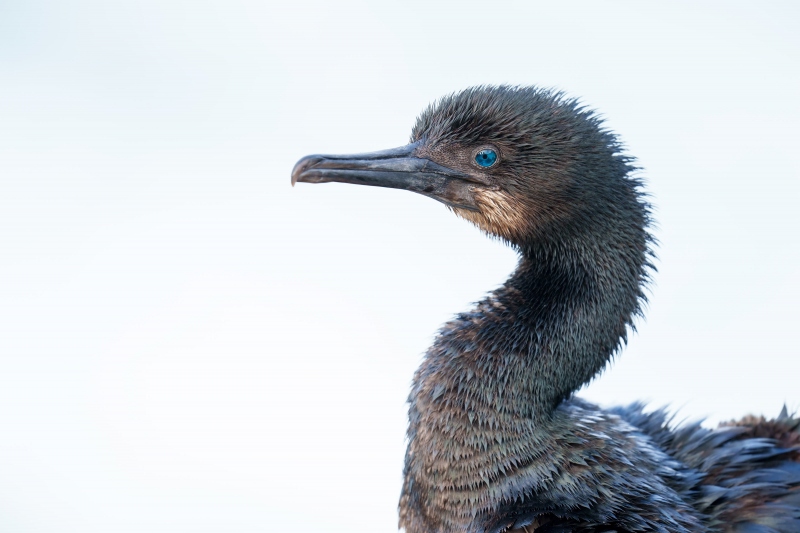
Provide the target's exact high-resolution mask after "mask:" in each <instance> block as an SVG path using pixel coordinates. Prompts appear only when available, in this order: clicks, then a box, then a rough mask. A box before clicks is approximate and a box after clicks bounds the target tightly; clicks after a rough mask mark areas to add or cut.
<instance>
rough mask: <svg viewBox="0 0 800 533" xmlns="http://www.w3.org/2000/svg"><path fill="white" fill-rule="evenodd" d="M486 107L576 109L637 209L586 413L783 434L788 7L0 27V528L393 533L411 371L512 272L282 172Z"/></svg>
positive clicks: (125, 19)
mask: <svg viewBox="0 0 800 533" xmlns="http://www.w3.org/2000/svg"><path fill="white" fill-rule="evenodd" d="M698 4H701V5H698ZM482 83H512V84H539V85H543V86H548V87H558V88H560V89H563V90H565V91H567V92H568V93H569V94H570V95H573V96H578V97H580V98H581V99H582V100H583V101H584V102H585V103H586V104H587V105H589V106H591V107H593V108H595V109H597V110H599V111H600V112H601V113H602V114H603V115H604V116H605V117H607V120H608V125H609V127H611V128H612V129H614V130H615V131H616V132H618V133H619V135H620V136H621V137H622V139H623V140H624V142H625V143H626V144H627V146H628V147H629V150H630V153H631V154H633V155H635V156H636V157H637V158H638V159H639V163H640V165H641V166H642V167H643V168H644V169H645V170H644V172H643V174H644V176H646V178H647V180H648V182H649V186H648V189H649V191H650V192H651V193H652V194H653V201H654V203H655V205H656V206H657V210H656V217H657V219H658V223H659V228H658V229H657V231H656V235H657V236H658V238H659V240H660V241H661V246H660V248H659V252H658V253H659V256H660V259H659V263H658V265H659V272H658V274H657V275H656V283H655V285H654V286H653V288H652V298H651V305H650V309H649V311H648V313H647V320H646V321H644V322H642V323H641V324H640V326H639V332H638V334H637V335H635V336H634V337H633V339H632V341H631V342H630V345H629V347H628V348H627V349H626V350H625V351H624V352H623V353H622V354H621V356H620V357H619V358H618V360H617V362H616V364H614V365H613V366H612V367H611V369H610V370H609V371H607V372H606V373H605V374H604V375H603V376H602V377H601V378H600V379H598V380H597V381H595V382H594V383H593V384H592V385H591V386H590V387H588V388H587V389H586V390H584V391H583V392H582V394H583V396H584V397H586V398H588V399H590V400H592V401H596V402H599V403H601V404H603V405H613V404H617V403H626V402H630V401H633V400H636V399H645V400H648V401H650V402H651V404H652V405H653V406H661V405H667V404H668V405H671V406H672V408H673V409H675V410H677V411H678V412H679V418H688V419H693V418H698V417H703V416H706V417H708V418H709V421H710V422H712V423H716V422H717V421H719V420H725V419H730V418H733V417H739V416H742V415H744V414H746V413H749V412H756V413H762V412H763V413H767V414H770V415H776V414H777V413H778V411H779V409H780V407H781V405H782V404H783V402H784V401H785V402H787V404H788V406H789V407H790V408H794V409H797V408H800V386H798V380H799V378H800V350H799V349H798V347H797V330H798V323H797V321H798V316H799V313H798V310H799V309H798V307H799V306H800V304H798V302H800V284H798V267H797V264H798V261H800V239H798V237H797V232H798V229H800V180H798V177H799V175H800V133H798V132H799V131H800V129H799V128H798V124H800V98H799V96H800V4H799V3H797V2H796V1H787V2H782V3H781V2H771V3H769V2H767V3H765V2H738V3H737V2H730V1H725V2H703V3H698V2H662V3H656V2H638V1H634V2H613V3H612V2H594V1H593V2H561V3H559V7H554V6H552V5H550V3H543V2H530V1H524V2H513V3H512V2H479V3H470V2H463V1H462V2H452V3H436V2H414V1H404V2H367V1H364V2H316V3H315V2H281V3H277V2H242V1H238V0H233V1H231V0H227V1H218V2H189V1H171V0H157V1H113V2H106V1H96V2H39V1H36V0H24V1H21V0H20V1H8V0H6V1H0V280H1V282H0V531H3V532H12V533H26V532H37V533H39V532H48V533H49V532H52V533H60V532H80V533H92V532H97V533H116V532H154V533H158V532H165V533H172V532H221V533H222V532H262V531H267V532H273V531H274V532H280V531H325V532H348V533H354V532H365V533H366V532H370V533H374V532H378V531H386V532H391V531H395V530H396V506H397V499H398V494H399V490H400V480H401V468H402V457H403V452H404V448H405V443H404V440H403V439H404V431H405V410H406V406H405V399H406V395H407V391H408V387H409V382H410V380H411V376H412V373H413V371H414V369H415V368H416V366H417V364H418V362H419V359H420V357H421V354H422V353H423V352H424V351H425V349H426V347H427V346H428V345H429V344H430V342H431V340H432V337H433V334H434V333H435V331H436V330H437V328H438V327H439V326H440V325H441V324H442V323H443V322H445V321H446V320H448V318H450V317H451V316H452V315H453V314H454V313H456V312H458V311H460V310H464V309H466V308H467V307H468V306H469V303H470V302H472V301H475V300H477V299H479V298H480V297H481V296H482V295H483V294H484V293H485V292H486V291H488V290H490V289H492V288H494V287H496V286H497V285H498V284H500V283H501V282H503V281H504V279H505V278H506V276H507V275H508V274H509V273H510V272H511V270H512V269H513V267H514V265H515V262H516V258H515V256H514V254H513V253H512V252H511V251H510V250H508V249H506V248H504V247H503V246H502V245H500V244H498V243H495V242H491V241H489V240H488V239H486V238H485V237H483V236H482V235H481V234H480V233H479V232H478V231H477V230H476V229H474V228H473V227H471V226H470V225H469V224H467V223H465V222H463V221H461V220H459V219H457V218H456V217H454V216H453V215H452V214H450V213H449V212H448V211H447V210H446V209H445V208H444V207H443V206H442V205H441V204H438V203H437V202H434V201H432V200H430V199H427V198H424V197H422V196H418V195H414V194H411V193H404V192H401V191H394V190H381V189H375V188H366V187H365V188H358V187H355V186H346V185H340V184H333V185H324V186H322V185H321V186H310V185H304V184H300V185H298V186H297V187H295V188H294V189H292V188H291V187H290V184H289V175H290V171H291V168H292V166H293V164H294V163H295V161H296V160H297V159H298V158H300V157H301V156H303V155H305V154H308V153H319V152H322V153H326V152H327V153H337V152H345V153H346V152H361V151H369V150H376V149H380V148H388V147H393V146H399V145H402V144H405V142H406V141H407V138H408V135H409V133H410V130H411V126H412V125H413V123H414V119H415V117H416V115H417V113H419V112H420V111H421V110H422V108H423V107H424V106H425V105H426V104H427V103H428V102H430V101H432V100H434V99H436V98H437V97H439V96H442V95H444V94H446V93H448V92H451V91H455V90H458V89H462V88H465V87H468V86H470V85H474V84H482Z"/></svg>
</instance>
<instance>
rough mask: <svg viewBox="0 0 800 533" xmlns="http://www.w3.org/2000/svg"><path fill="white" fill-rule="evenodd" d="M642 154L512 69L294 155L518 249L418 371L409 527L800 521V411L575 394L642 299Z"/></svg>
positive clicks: (309, 174) (750, 528)
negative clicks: (369, 145) (715, 422)
mask: <svg viewBox="0 0 800 533" xmlns="http://www.w3.org/2000/svg"><path fill="white" fill-rule="evenodd" d="M634 171H635V168H634V167H633V166H632V160H631V159H630V158H629V157H628V156H625V155H624V154H623V153H622V149H621V146H620V144H619V142H618V141H617V139H616V137H615V136H614V135H613V134H611V133H610V132H608V131H607V130H605V129H603V128H602V124H601V122H600V120H599V119H598V118H597V117H596V116H595V115H594V114H593V113H591V112H590V111H587V110H585V109H583V108H581V107H580V106H579V105H578V104H577V103H576V102H575V101H574V100H569V99H566V98H564V97H563V96H561V95H560V94H558V93H553V92H550V91H545V90H541V89H537V88H513V87H477V88H473V89H468V90H466V91H463V92H461V93H458V94H454V95H451V96H449V97H446V98H444V99H442V100H441V101H439V102H437V103H436V104H435V105H433V106H431V107H429V108H428V109H427V110H426V111H425V112H424V113H423V114H422V115H421V116H420V118H419V119H418V121H417V125H416V126H415V128H414V130H413V133H412V139H411V143H410V144H409V145H407V146H405V147H402V148H397V149H393V150H387V151H383V152H375V153H372V154H361V155H354V156H308V157H306V158H304V159H302V160H301V161H300V162H298V164H297V165H296V167H295V170H294V171H293V175H292V179H293V183H294V182H295V181H306V182H312V183H314V182H315V183H319V182H329V181H338V182H346V183H357V184H364V185H374V186H384V187H392V188H400V189H406V190H412V191H414V192H418V193H420V194H424V195H426V196H430V197H432V198H434V199H436V200H439V201H441V202H443V203H445V204H446V205H447V206H448V207H449V208H450V209H452V210H453V211H454V212H456V213H457V214H458V215H460V216H462V217H463V218H466V219H467V220H469V221H471V222H473V223H474V224H475V225H477V226H478V227H479V228H481V229H482V230H483V231H485V232H487V233H489V234H491V235H494V236H497V237H499V238H501V239H504V240H505V241H507V242H508V243H509V244H510V245H511V246H513V247H515V248H516V249H517V250H518V251H519V253H520V263H519V266H518V268H517V270H516V271H515V272H514V273H513V274H512V276H511V277H510V279H509V280H508V281H507V282H506V283H505V284H504V285H503V286H502V287H500V288H499V289H497V290H496V291H494V292H492V293H491V294H489V295H488V296H487V297H486V298H485V299H484V300H483V301H481V302H479V303H478V304H477V305H476V307H475V308H474V309H473V310H472V311H470V312H467V313H462V314H459V315H458V316H457V317H456V318H455V319H454V320H452V321H451V322H449V323H448V324H446V325H445V326H444V327H443V329H442V330H441V331H440V333H439V335H438V336H437V338H436V340H435V342H434V344H433V345H432V346H431V348H430V349H429V350H428V352H427V354H426V356H425V359H424V361H423V363H422V365H421V367H420V368H419V370H418V371H417V373H416V374H415V376H414V381H413V385H412V390H411V394H410V397H409V404H410V408H409V429H408V440H409V443H408V450H407V453H406V461H405V469H404V478H405V480H404V484H403V490H402V495H401V500H400V526H401V527H402V528H404V529H405V530H406V531H407V533H423V532H424V533H428V532H441V533H451V532H452V533H454V532H471V533H483V532H490V533H494V532H501V531H511V530H514V531H528V532H530V531H533V530H536V531H537V532H539V533H551V532H552V533H556V532H567V531H575V532H579V531H597V532H601V531H612V530H613V531H627V532H636V531H660V532H675V533H679V532H689V531H693V532H694V531H697V532H700V531H703V532H705V531H731V532H734V531H735V532H737V533H800V463H798V457H799V456H800V454H798V451H797V444H798V441H799V440H800V437H798V426H799V425H800V421H798V420H796V419H793V418H791V417H789V416H788V415H787V414H786V413H783V415H782V417H780V418H779V419H777V420H775V421H764V420H761V421H758V420H750V421H745V422H743V423H742V424H740V425H738V426H737V425H732V426H726V427H722V428H720V429H718V430H708V429H704V428H702V427H700V426H699V425H693V426H685V427H678V428H671V427H670V426H669V424H668V420H667V418H666V415H665V414H664V413H663V412H661V411H657V412H655V413H649V414H645V413H644V412H643V410H642V406H641V405H634V406H630V407H627V408H621V409H612V410H603V409H600V408H598V407H596V406H593V405H590V404H588V403H585V402H583V401H581V400H579V399H576V398H574V397H573V396H572V395H573V393H574V392H575V391H576V390H577V389H579V388H580V387H581V386H582V385H583V384H585V383H586V382H588V381H589V380H591V379H592V378H593V377H594V376H595V375H596V374H597V373H598V372H600V371H601V370H602V369H603V368H604V367H605V365H606V363H607V362H608V361H609V360H610V358H611V357H612V356H613V354H614V353H615V352H616V351H617V350H618V349H619V348H620V346H621V344H623V343H624V342H625V340H626V335H627V332H628V331H629V330H630V329H632V328H633V323H632V321H633V320H634V318H635V317H636V316H637V315H639V314H640V311H641V303H642V302H643V300H644V295H643V292H642V291H643V287H644V285H645V284H646V282H647V280H648V276H649V273H650V271H651V270H652V266H651V264H650V258H651V257H652V253H651V250H650V245H651V243H652V238H651V237H650V234H649V232H648V225H649V221H650V217H649V206H648V204H647V202H646V201H645V200H644V198H643V193H642V192H641V182H640V181H639V180H638V179H637V178H635V177H634V176H633V174H634ZM776 439H777V440H776Z"/></svg>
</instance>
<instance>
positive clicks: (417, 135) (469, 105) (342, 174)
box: [292, 86, 646, 250]
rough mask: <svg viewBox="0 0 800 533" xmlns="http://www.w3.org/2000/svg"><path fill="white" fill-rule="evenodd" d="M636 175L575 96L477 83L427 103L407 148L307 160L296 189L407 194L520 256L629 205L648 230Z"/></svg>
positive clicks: (295, 175) (299, 167)
mask: <svg viewBox="0 0 800 533" xmlns="http://www.w3.org/2000/svg"><path fill="white" fill-rule="evenodd" d="M632 170H633V167H632V166H631V165H630V159H629V158H627V157H626V156H624V155H623V154H622V153H621V147H620V144H619V142H618V141H617V139H616V137H615V136H614V135H613V134H612V133H610V132H608V131H607V130H605V129H604V128H603V127H602V123H601V120H600V119H599V118H598V117H597V116H596V115H595V114H594V113H593V112H591V111H588V110H586V109H585V108H583V107H582V106H581V105H580V104H579V103H578V102H577V101H576V100H574V99H569V98H567V97H565V96H564V95H563V94H562V93H559V92H555V91H550V90H545V89H539V88H536V87H510V86H479V87H473V88H470V89H466V90H464V91H461V92H458V93H454V94H451V95H449V96H446V97H444V98H442V99H440V100H439V101H437V102H435V103H433V104H431V105H430V106H429V107H428V108H427V109H426V110H425V111H423V112H422V114H421V115H420V116H419V118H418V119H417V123H416V125H415V126H414V128H413V131H412V134H411V142H410V143H409V144H408V145H406V146H403V147H400V148H394V149H390V150H383V151H379V152H372V153H366V154H357V155H311V156H306V157H304V158H302V159H301V160H300V161H298V163H297V164H296V165H295V167H294V170H293V172H292V184H294V183H295V182H309V183H325V182H343V183H354V184H361V185H372V186H379V187H390V188H396V189H405V190H410V191H413V192H417V193H419V194H423V195H425V196H428V197H431V198H433V199H435V200H438V201H440V202H442V203H444V204H445V205H447V206H448V207H449V208H450V209H452V210H453V211H454V212H455V213H456V214H458V215H459V216H461V217H463V218H465V219H467V220H469V221H470V222H472V223H474V224H475V225H476V226H478V227H479V228H480V229H482V230H483V231H485V232H486V233H489V234H491V235H493V236H496V237H499V238H501V239H503V240H505V241H508V242H509V243H511V244H512V245H515V246H517V247H519V248H521V249H523V250H524V249H525V248H526V247H528V246H529V245H531V243H533V242H535V241H537V240H541V239H547V238H552V237H553V236H557V238H558V239H560V240H562V241H563V239H564V236H565V234H566V233H570V232H574V231H575V230H576V228H581V227H585V226H586V225H587V224H590V225H591V224H595V225H597V224H599V225H600V226H603V225H607V224H604V221H606V219H608V218H609V217H611V218H615V215H617V216H616V218H619V216H620V215H622V216H623V217H624V216H626V213H625V212H626V211H630V209H628V210H626V209H625V207H626V206H627V207H629V208H632V210H633V211H634V213H630V212H629V213H628V214H627V216H629V215H631V214H633V215H634V218H636V219H637V220H636V221H634V225H638V226H639V227H640V228H641V227H643V226H644V225H645V219H646V208H644V209H643V208H642V206H641V205H640V202H639V193H638V192H637V191H636V188H637V185H638V182H637V181H636V180H635V179H632V178H630V177H629V174H630V172H631V171H632ZM615 206H616V207H615ZM637 213H638V216H637Z"/></svg>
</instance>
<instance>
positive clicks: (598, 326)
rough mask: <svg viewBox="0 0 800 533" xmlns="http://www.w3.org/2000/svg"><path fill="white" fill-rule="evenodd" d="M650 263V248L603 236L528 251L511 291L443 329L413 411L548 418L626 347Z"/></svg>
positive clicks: (418, 381) (421, 374)
mask: <svg viewBox="0 0 800 533" xmlns="http://www.w3.org/2000/svg"><path fill="white" fill-rule="evenodd" d="M645 259H646V248H645V246H644V243H643V244H642V246H641V247H640V250H638V251H636V252H634V253H631V250H630V246H615V245H614V243H613V242H608V239H607V238H605V237H604V236H603V235H601V234H598V235H593V236H592V237H591V238H584V239H580V240H576V241H575V242H573V244H572V245H570V243H569V242H567V243H566V244H565V243H564V242H563V241H560V242H559V243H558V245H555V243H546V242H541V243H535V244H534V245H532V246H529V247H527V248H526V249H524V251H523V253H522V257H521V260H520V263H519V266H518V268H517V269H516V271H515V272H514V273H513V274H512V275H511V277H510V278H509V279H508V280H507V281H506V283H505V284H504V285H503V286H501V287H500V288H499V289H497V290H495V291H494V292H492V293H490V294H489V295H488V296H487V297H486V298H485V299H484V300H483V301H481V302H479V303H478V304H477V306H476V307H475V308H474V309H473V310H472V311H471V312H468V313H462V314H460V315H458V316H457V317H456V319H455V320H453V321H451V322H450V323H448V324H447V325H445V327H444V328H443V329H442V331H441V332H440V335H439V336H438V337H437V339H436V341H435V343H434V345H433V346H432V347H431V349H430V350H429V352H428V354H427V355H426V358H425V361H424V362H423V364H422V366H421V367H420V369H419V370H418V372H417V375H416V376H415V386H414V388H413V390H412V393H411V402H412V409H413V408H415V407H416V408H417V409H419V408H422V410H423V411H428V414H429V415H431V416H441V415H446V416H447V417H448V418H449V417H450V416H456V415H457V414H459V413H460V414H463V411H466V412H467V415H468V417H469V412H472V413H473V417H475V416H479V415H480V414H481V413H479V411H481V412H484V413H485V415H486V416H493V415H492V413H501V414H507V415H511V416H514V417H534V418H540V417H542V416H545V415H546V414H547V413H550V412H551V411H552V410H553V409H554V408H555V406H556V405H557V404H558V403H559V402H561V401H562V400H563V399H565V398H567V397H569V396H570V395H571V394H572V393H573V392H574V391H576V390H577V389H578V388H580V387H581V386H582V385H584V384H585V383H587V382H588V381H589V380H591V379H592V377H594V376H595V375H596V374H597V373H598V372H599V371H600V370H601V369H602V368H603V367H604V366H605V364H606V363H607V362H608V360H609V359H610V358H611V356H612V355H613V353H614V351H615V350H616V349H617V348H618V347H619V345H620V343H621V342H623V341H624V340H625V338H626V333H627V327H628V326H629V325H631V319H632V316H633V315H634V314H636V313H637V312H638V310H639V298H640V297H641V288H640V285H641V283H642V281H643V278H644V277H645V274H644V272H643V270H644V268H645V265H646V261H645ZM415 404H419V405H415ZM465 406H471V407H465ZM420 414H422V413H420Z"/></svg>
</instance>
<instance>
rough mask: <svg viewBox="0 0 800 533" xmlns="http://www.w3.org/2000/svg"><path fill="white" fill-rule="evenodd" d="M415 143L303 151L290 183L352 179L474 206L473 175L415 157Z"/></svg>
mask: <svg viewBox="0 0 800 533" xmlns="http://www.w3.org/2000/svg"><path fill="white" fill-rule="evenodd" d="M418 146H419V143H412V144H408V145H406V146H401V147H400V148H391V149H389V150H381V151H378V152H370V153H366V154H353V155H307V156H306V157H304V158H302V159H301V160H300V161H298V162H297V164H296V165H295V166H294V170H292V185H293V186H294V184H295V183H297V182H298V181H302V182H306V183H329V182H339V183H354V184H356V185H370V186H373V187H388V188H390V189H404V190H406V191H412V192H416V193H419V194H422V195H425V196H429V197H431V198H433V199H434V200H438V201H440V202H442V203H445V204H447V205H449V206H451V207H459V208H462V209H470V210H473V211H475V210H477V209H478V208H477V205H476V204H475V198H474V196H473V189H474V188H475V186H476V185H480V182H479V181H478V180H476V179H475V178H474V177H472V176H470V175H468V174H465V173H463V172H459V171H457V170H453V169H451V168H447V167H445V166H442V165H439V164H437V163H434V162H433V161H431V160H430V159H425V158H423V157H416V156H415V155H414V154H415V151H416V149H417V147H418Z"/></svg>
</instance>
